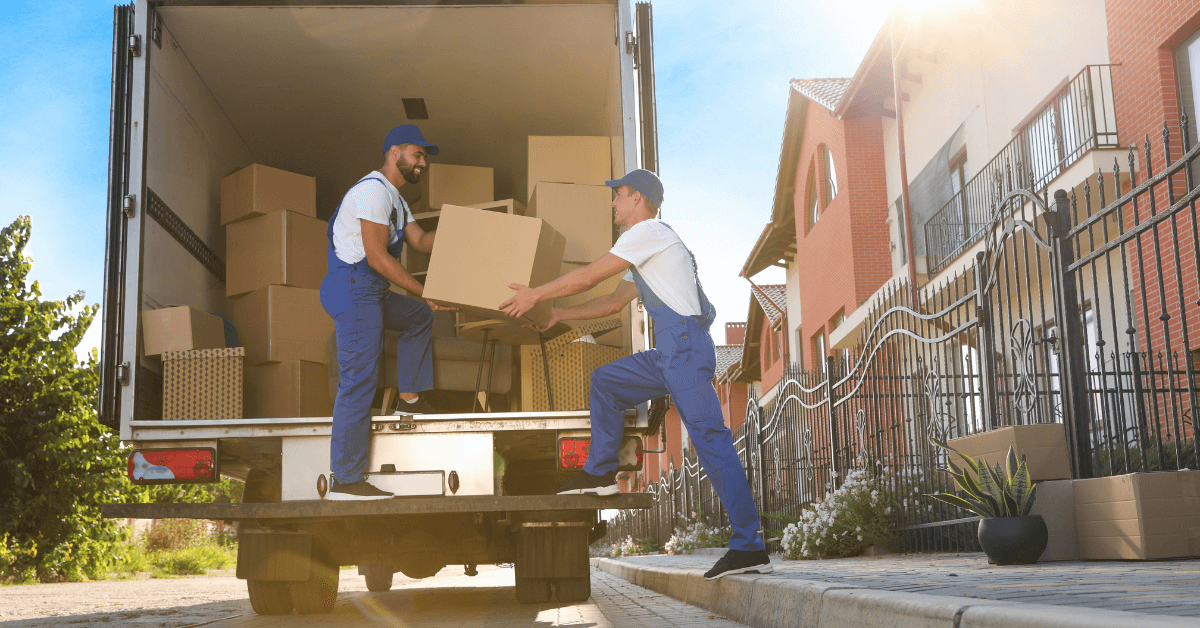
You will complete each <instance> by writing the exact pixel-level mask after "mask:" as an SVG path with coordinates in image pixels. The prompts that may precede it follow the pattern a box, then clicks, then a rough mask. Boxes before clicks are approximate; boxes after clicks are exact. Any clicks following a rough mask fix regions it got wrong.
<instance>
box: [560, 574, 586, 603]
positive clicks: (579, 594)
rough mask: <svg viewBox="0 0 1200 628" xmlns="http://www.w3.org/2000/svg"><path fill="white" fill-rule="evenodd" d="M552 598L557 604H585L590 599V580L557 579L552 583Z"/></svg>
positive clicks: (583, 578)
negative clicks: (555, 598) (554, 598)
mask: <svg viewBox="0 0 1200 628" xmlns="http://www.w3.org/2000/svg"><path fill="white" fill-rule="evenodd" d="M554 597H557V598H558V601H559V602H586V601H588V598H590V597H592V578H591V576H584V577H582V578H559V579H558V582H555V583H554Z"/></svg>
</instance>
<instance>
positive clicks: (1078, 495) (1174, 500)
mask: <svg viewBox="0 0 1200 628" xmlns="http://www.w3.org/2000/svg"><path fill="white" fill-rule="evenodd" d="M1074 490H1075V517H1076V519H1077V522H1078V532H1079V556H1080V558H1083V559H1084V560H1129V559H1135V560H1156V559H1163V558H1184V557H1191V556H1200V471H1162V472H1158V473H1130V474H1127V475H1117V476H1112V477H1107V478H1092V479H1087V480H1076V481H1075V483H1074ZM1038 499H1039V500H1040V499H1041V495H1038Z"/></svg>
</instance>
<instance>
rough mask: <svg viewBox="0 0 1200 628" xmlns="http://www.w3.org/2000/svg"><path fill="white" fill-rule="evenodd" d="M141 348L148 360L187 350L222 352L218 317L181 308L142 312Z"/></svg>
mask: <svg viewBox="0 0 1200 628" xmlns="http://www.w3.org/2000/svg"><path fill="white" fill-rule="evenodd" d="M142 347H143V349H145V352H146V355H147V356H152V355H158V354H160V353H165V352H167V351H184V350H189V349H224V348H225V321H223V320H221V317H219V316H215V315H213V314H209V313H208V312H202V311H200V310H197V309H196V308H193V307H188V306H186V305H180V306H176V307H164V308H162V309H158V310H146V311H143V312H142Z"/></svg>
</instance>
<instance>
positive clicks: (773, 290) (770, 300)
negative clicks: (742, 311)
mask: <svg viewBox="0 0 1200 628" xmlns="http://www.w3.org/2000/svg"><path fill="white" fill-rule="evenodd" d="M759 288H762V291H763V292H765V293H766V295H765V296H764V295H763V294H762V293H760V292H759V291H758V290H754V289H751V290H750V294H752V295H754V298H755V299H757V300H758V305H759V307H761V308H762V310H763V313H765V314H766V315H767V318H768V319H770V321H771V326H772V327H774V326H775V324H776V323H778V322H779V321H781V320H783V316H784V314H785V313H786V312H787V286H784V285H782V284H779V285H769V286H759Z"/></svg>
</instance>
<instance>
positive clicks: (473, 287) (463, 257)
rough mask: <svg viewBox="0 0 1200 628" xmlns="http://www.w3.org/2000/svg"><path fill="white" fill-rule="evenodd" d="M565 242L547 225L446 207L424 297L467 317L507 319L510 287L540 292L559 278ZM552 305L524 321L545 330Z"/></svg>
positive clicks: (531, 313) (536, 309)
mask: <svg viewBox="0 0 1200 628" xmlns="http://www.w3.org/2000/svg"><path fill="white" fill-rule="evenodd" d="M565 246H566V239H565V238H563V236H562V234H560V233H558V232H557V231H555V230H554V229H553V228H552V227H551V226H550V225H549V224H548V223H547V222H546V221H544V220H541V219H538V218H530V217H527V216H514V215H512V214H505V213H499V212H494V211H486V210H480V209H471V208H469V207H458V206H455V205H445V206H443V207H442V214H441V217H440V221H439V223H438V235H437V244H436V245H434V247H433V255H432V256H431V257H430V259H429V272H428V274H427V275H426V276H425V293H424V297H425V298H426V299H430V300H433V301H437V302H438V303H444V304H447V305H453V306H455V307H458V308H460V309H462V310H464V311H467V312H470V313H473V314H479V315H483V316H488V317H491V318H507V317H506V316H505V315H504V313H503V312H502V311H500V310H499V309H497V308H499V306H500V304H501V303H503V302H505V301H507V300H508V299H509V298H511V297H512V295H513V294H514V293H513V291H512V289H510V288H509V287H508V285H509V284H510V283H519V284H522V285H526V286H530V287H537V286H540V285H542V284H544V283H547V282H550V281H553V280H554V279H556V278H557V277H558V272H559V269H560V265H561V263H562V252H563V249H564V248H565ZM550 309H551V303H550V302H549V301H545V302H542V303H539V304H538V305H537V306H535V307H534V308H533V309H532V310H530V311H529V312H528V313H526V314H525V316H524V317H523V320H525V321H528V322H530V323H534V324H537V325H544V324H545V323H547V322H549V320H550Z"/></svg>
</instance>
